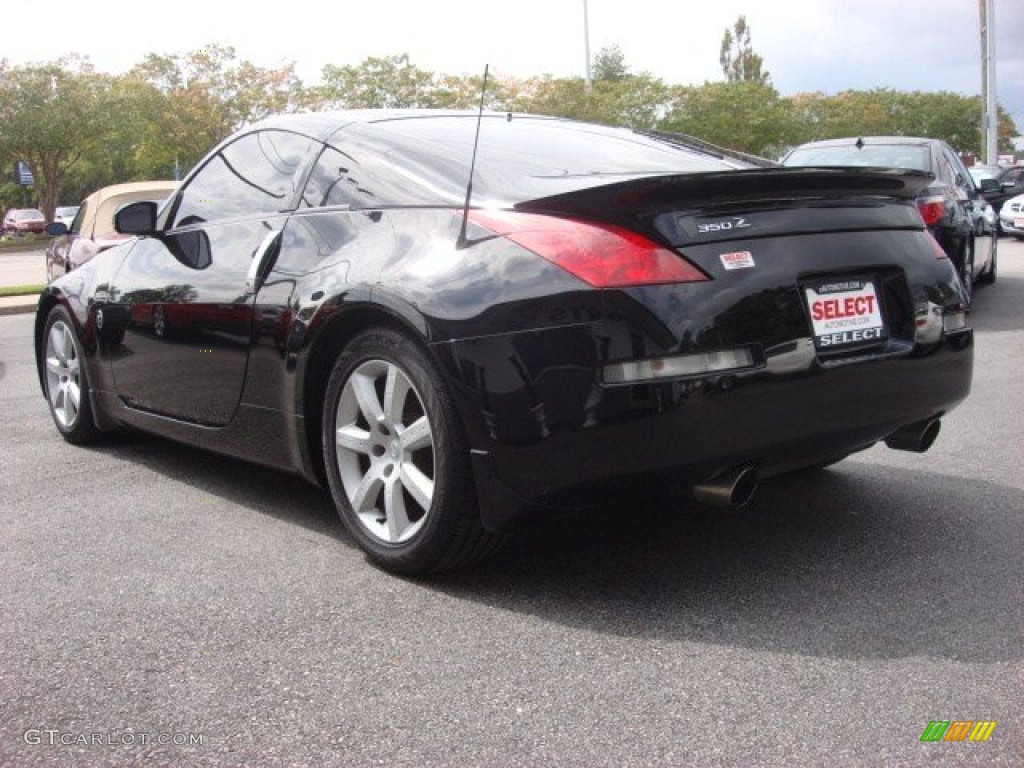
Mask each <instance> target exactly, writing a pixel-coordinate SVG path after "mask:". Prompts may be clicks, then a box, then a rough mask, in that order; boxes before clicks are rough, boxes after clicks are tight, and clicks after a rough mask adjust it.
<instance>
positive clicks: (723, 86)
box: [661, 80, 798, 157]
mask: <svg viewBox="0 0 1024 768" xmlns="http://www.w3.org/2000/svg"><path fill="white" fill-rule="evenodd" d="M661 127H662V128H663V129H664V130H668V131H677V132H679V133H687V134H690V135H691V136H696V137H697V138H700V139H704V140H705V141H709V142H711V143H713V144H717V145H719V146H721V147H727V148H730V149H738V150H740V151H742V152H748V153H750V154H754V155H763V156H766V157H777V156H778V155H779V154H780V153H781V152H782V151H783V150H784V149H785V148H786V147H788V146H790V145H791V144H792V143H794V140H795V139H796V138H797V136H798V134H797V124H796V121H795V119H794V111H793V108H792V105H791V104H790V103H789V102H788V101H787V100H786V99H783V98H781V97H780V96H779V93H778V91H776V90H775V89H774V88H773V87H772V86H770V85H767V84H765V83H759V82H755V81H751V80H738V81H735V82H731V83H705V84H704V85H702V86H677V87H676V88H675V90H674V94H673V103H672V107H671V109H670V111H669V112H668V115H667V116H666V117H665V119H664V120H663V121H662V123H661Z"/></svg>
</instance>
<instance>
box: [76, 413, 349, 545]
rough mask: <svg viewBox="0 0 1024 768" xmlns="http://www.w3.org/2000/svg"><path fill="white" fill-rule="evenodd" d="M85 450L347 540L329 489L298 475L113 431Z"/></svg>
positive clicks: (154, 437) (133, 434)
mask: <svg viewBox="0 0 1024 768" xmlns="http://www.w3.org/2000/svg"><path fill="white" fill-rule="evenodd" d="M86 450H94V451H100V452H102V453H104V454H106V455H109V456H111V457H114V458H117V459H118V460H123V461H127V462H132V463H134V464H140V465H142V466H145V467H148V468H149V469H151V470H153V471H155V472H158V473H159V474H162V475H164V476H166V477H169V478H172V479H174V480H182V479H183V478H186V479H187V483H188V485H189V486H192V487H195V488H198V489H200V490H202V491H203V493H208V494H210V495H211V496H215V497H220V498H223V499H225V500H227V501H230V502H233V503H236V504H239V505H241V506H244V507H246V508H248V509H251V510H253V511H254V512H259V513H260V514H263V515H267V516H269V517H274V518H276V519H278V520H282V521H285V522H289V523H293V524H296V525H301V526H302V527H304V528H307V529H309V530H310V531H313V532H316V533H322V534H324V535H327V536H330V537H332V538H336V539H341V540H343V541H345V542H350V539H349V537H348V534H347V533H346V532H345V529H344V528H343V527H342V524H341V520H340V519H339V518H338V515H337V513H336V512H335V511H334V505H333V503H332V502H331V498H330V495H329V494H328V493H327V491H326V490H325V489H320V488H317V487H316V486H315V485H312V484H310V483H308V482H307V481H305V480H304V479H302V478H301V477H298V476H297V475H291V474H288V473H286V472H281V471H279V470H275V469H267V468H264V467H260V466H257V465H255V464H250V463H248V462H245V461H242V460H240V459H233V458H231V457H229V456H222V455H219V454H215V453H206V452H204V451H201V450H197V449H195V448H193V447H190V446H184V445H179V444H178V443H175V442H172V441H169V440H165V439H163V438H160V437H156V436H152V435H147V434H144V433H142V432H135V431H134V430H120V431H117V432H114V433H112V434H110V435H108V436H106V437H105V438H104V439H103V440H102V442H101V443H100V444H99V445H97V446H95V447H92V448H88V449H86ZM352 546H354V544H353V545H352Z"/></svg>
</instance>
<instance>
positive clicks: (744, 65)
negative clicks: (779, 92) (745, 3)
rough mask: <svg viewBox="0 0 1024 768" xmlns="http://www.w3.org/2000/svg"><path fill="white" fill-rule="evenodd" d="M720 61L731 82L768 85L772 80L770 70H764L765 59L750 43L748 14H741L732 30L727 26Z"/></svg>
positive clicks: (727, 78) (719, 56)
mask: <svg viewBox="0 0 1024 768" xmlns="http://www.w3.org/2000/svg"><path fill="white" fill-rule="evenodd" d="M718 62H719V63H720V64H721V65H722V72H723V73H724V74H725V78H726V80H727V81H728V82H730V83H735V82H746V81H750V82H755V83H761V84H762V85H767V84H768V83H769V82H770V81H771V77H770V75H769V74H768V71H767V70H763V65H764V59H763V58H762V57H760V56H758V55H757V54H756V53H754V49H753V48H752V47H751V45H750V27H749V26H748V25H747V17H746V16H742V15H741V16H740V17H739V18H738V19H736V23H735V24H733V27H732V29H731V30H730V29H729V28H728V27H726V29H725V33H724V34H723V35H722V46H721V50H720V52H719V55H718Z"/></svg>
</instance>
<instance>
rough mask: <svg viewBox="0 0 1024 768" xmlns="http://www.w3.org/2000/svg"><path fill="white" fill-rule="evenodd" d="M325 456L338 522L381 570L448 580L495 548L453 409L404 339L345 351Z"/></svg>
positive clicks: (427, 363)
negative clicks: (441, 574)
mask: <svg viewBox="0 0 1024 768" xmlns="http://www.w3.org/2000/svg"><path fill="white" fill-rule="evenodd" d="M323 446H324V457H325V460H326V469H327V479H328V484H329V485H330V489H331V494H332V496H333V498H334V502H335V506H336V507H337V509H338V513H339V515H340V516H341V519H342V522H343V523H344V524H345V527H346V528H347V529H348V531H349V532H350V533H351V534H352V536H353V537H354V538H355V539H356V540H357V542H358V543H359V545H360V546H361V547H362V549H363V550H364V551H365V552H366V553H367V554H368V555H369V556H370V558H371V559H373V560H374V561H375V562H377V563H378V564H379V565H381V566H382V567H383V568H385V569H386V570H389V571H393V572H395V573H402V574H410V575H411V574H420V573H428V572H431V571H439V570H447V569H451V568H455V567H459V566H462V565H465V564H467V563H469V562H472V561H473V560H477V559H479V558H480V557H482V556H484V555H486V554H489V553H490V552H491V551H493V550H494V549H495V548H496V547H497V546H498V545H499V543H500V537H499V536H497V535H496V534H491V533H488V532H487V531H485V530H484V529H483V527H482V526H481V524H480V515H479V510H478V508H477V503H476V495H475V492H474V487H473V481H472V477H471V475H470V467H469V450H468V447H467V445H466V440H465V438H464V437H463V435H462V431H461V425H460V424H459V422H458V415H457V413H456V410H455V406H454V403H453V402H452V399H451V397H450V396H449V394H448V393H447V391H446V388H445V386H444V382H443V381H442V380H441V378H440V374H439V373H438V372H437V369H436V367H435V366H434V364H433V362H432V361H431V360H430V358H429V357H428V356H427V354H426V352H425V351H424V350H423V349H422V348H421V347H420V346H419V345H418V344H417V343H416V342H415V341H414V340H413V339H412V338H410V337H409V336H407V335H405V334H403V333H400V332H397V331H394V330H391V329H388V328H377V329H372V330H368V331H365V332H363V333H361V334H359V335H358V336H356V337H355V338H354V339H353V340H352V341H351V342H350V343H349V344H348V346H347V347H346V348H345V350H344V351H343V352H342V354H341V355H340V356H339V357H338V359H337V361H336V362H335V365H334V368H333V370H332V372H331V376H330V380H329V382H328V385H327V394H326V398H325V402H324V414H323Z"/></svg>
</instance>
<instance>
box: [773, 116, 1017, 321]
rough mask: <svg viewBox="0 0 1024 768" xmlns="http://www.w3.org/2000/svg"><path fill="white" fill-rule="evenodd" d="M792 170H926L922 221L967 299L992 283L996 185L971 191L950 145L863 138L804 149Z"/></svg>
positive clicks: (792, 156)
mask: <svg viewBox="0 0 1024 768" xmlns="http://www.w3.org/2000/svg"><path fill="white" fill-rule="evenodd" d="M782 162H783V164H784V165H787V166H794V167H811V166H835V167H843V166H847V167H871V166H875V167H884V168H911V169H914V170H920V171H926V172H928V173H930V174H932V176H934V177H935V179H934V181H933V182H932V183H931V184H930V185H928V186H927V187H926V188H925V189H923V190H922V191H921V194H920V196H919V197H918V200H917V205H918V208H919V209H920V211H921V217H922V218H923V219H924V223H925V224H926V225H927V226H928V228H929V230H930V231H931V233H932V234H933V235H934V236H935V239H936V240H938V241H939V244H940V245H941V246H942V247H943V248H944V249H945V251H946V254H947V255H948V256H949V258H950V259H952V260H953V263H954V264H955V265H956V268H957V271H958V272H959V274H960V279H961V281H962V282H963V285H964V291H965V293H966V294H967V303H968V305H969V304H970V302H971V296H972V294H973V290H974V284H975V283H976V282H979V283H994V282H995V280H996V269H997V266H996V259H997V253H996V251H997V240H998V238H997V227H998V223H997V221H996V217H995V212H994V211H993V210H992V209H991V208H990V207H989V206H988V205H987V203H986V201H985V199H984V195H986V194H990V193H993V192H996V191H998V190H999V184H998V182H996V181H994V180H992V179H982V180H981V181H980V182H978V186H975V182H974V179H973V177H972V176H971V175H970V174H969V173H968V172H967V169H966V168H965V167H964V164H963V163H962V162H961V161H960V158H959V157H958V156H957V154H956V152H954V151H953V150H952V149H951V148H950V147H949V145H948V144H946V142H944V141H939V140H938V139H921V138H915V137H910V136H863V137H859V138H843V139H828V140H825V141H812V142H809V143H807V144H802V145H800V146H799V147H797V148H796V149H794V150H792V151H791V152H790V153H789V154H787V155H786V157H784V158H783V160H782Z"/></svg>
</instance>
